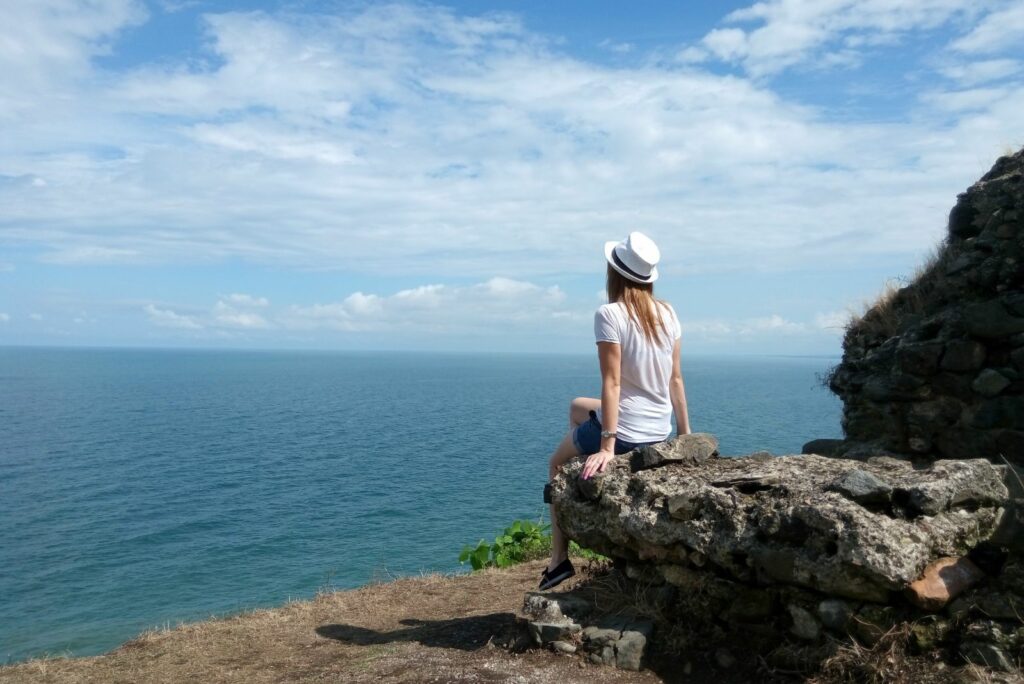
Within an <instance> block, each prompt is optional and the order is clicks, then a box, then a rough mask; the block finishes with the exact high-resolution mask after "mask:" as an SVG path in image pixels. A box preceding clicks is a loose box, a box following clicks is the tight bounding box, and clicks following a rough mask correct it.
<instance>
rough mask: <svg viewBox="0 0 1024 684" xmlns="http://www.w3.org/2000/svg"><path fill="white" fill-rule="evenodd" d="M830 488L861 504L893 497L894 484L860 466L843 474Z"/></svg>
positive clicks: (884, 500)
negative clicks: (861, 468)
mask: <svg viewBox="0 0 1024 684" xmlns="http://www.w3.org/2000/svg"><path fill="white" fill-rule="evenodd" d="M829 489H830V490H832V491H835V492H839V493H840V494H842V495H843V496H845V497H846V498H847V499H849V500H851V501H856V502H857V503H859V504H875V503H886V502H888V501H889V499H890V498H892V485H890V484H889V483H888V482H886V481H885V480H882V479H881V478H879V477H878V476H876V475H872V474H871V473H869V472H867V471H865V470H860V469H859V468H858V469H857V470H851V471H849V472H847V473H845V474H843V475H841V476H840V477H839V478H838V479H837V480H836V481H835V482H833V483H832V484H831V485H829Z"/></svg>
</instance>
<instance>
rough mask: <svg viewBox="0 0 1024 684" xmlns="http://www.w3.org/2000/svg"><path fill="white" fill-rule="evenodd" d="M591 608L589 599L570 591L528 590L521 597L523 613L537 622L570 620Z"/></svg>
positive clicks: (577, 617) (582, 614) (576, 618)
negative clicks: (545, 591) (547, 591)
mask: <svg viewBox="0 0 1024 684" xmlns="http://www.w3.org/2000/svg"><path fill="white" fill-rule="evenodd" d="M592 608H593V606H592V604H591V603H590V602H589V601H587V600H586V599H585V598H583V597H582V596H579V595H577V594H573V593H571V592H551V593H544V592H539V591H529V592H527V593H526V596H525V597H524V599H523V614H524V615H526V616H528V617H530V618H531V619H533V620H535V621H539V622H559V621H567V622H572V621H574V620H578V619H579V618H580V617H582V616H585V615H587V614H588V613H589V612H590V611H591V610H592Z"/></svg>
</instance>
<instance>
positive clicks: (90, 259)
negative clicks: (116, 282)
mask: <svg viewBox="0 0 1024 684" xmlns="http://www.w3.org/2000/svg"><path fill="white" fill-rule="evenodd" d="M138 256H139V251H138V250H135V249H121V248H117V247H102V246H97V245H82V246H79V247H69V248H67V249H56V250H54V251H52V252H47V253H46V254H44V255H43V256H41V257H40V260H41V261H44V262H47V263H51V264H65V265H71V264H111V263H118V262H130V261H134V260H135V259H136V258H137V257H138Z"/></svg>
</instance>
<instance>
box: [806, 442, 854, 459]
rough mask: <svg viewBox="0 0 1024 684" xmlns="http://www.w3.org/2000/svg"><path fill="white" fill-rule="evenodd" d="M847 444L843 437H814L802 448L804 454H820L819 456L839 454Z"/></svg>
mask: <svg viewBox="0 0 1024 684" xmlns="http://www.w3.org/2000/svg"><path fill="white" fill-rule="evenodd" d="M845 446H846V440H843V439H812V440H811V441H810V442H807V443H806V444H804V446H803V448H802V449H800V453H802V454H818V455H819V456H839V455H840V454H842V452H843V448H844V447H845Z"/></svg>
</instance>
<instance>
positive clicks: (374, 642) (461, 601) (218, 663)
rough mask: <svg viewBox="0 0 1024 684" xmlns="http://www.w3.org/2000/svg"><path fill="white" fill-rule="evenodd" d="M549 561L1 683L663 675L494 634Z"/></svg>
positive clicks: (5, 673)
mask: <svg viewBox="0 0 1024 684" xmlns="http://www.w3.org/2000/svg"><path fill="white" fill-rule="evenodd" d="M543 566H544V563H543V562H542V561H538V562H532V563H525V564H523V565H519V566H516V567H514V568H510V569H508V570H485V571H482V572H478V573H473V574H471V575H457V576H446V575H427V576H424V577H415V578H410V579H399V580H396V581H394V582H389V583H386V584H375V585H370V586H367V587H363V588H361V589H356V590H352V591H341V592H332V593H326V592H325V593H322V594H320V595H319V596H317V597H316V598H315V599H313V600H311V601H301V602H294V603H289V604H287V605H284V606H282V607H280V608H275V609H272V610H257V611H253V612H250V613H245V614H243V615H238V616H235V617H230V618H225V619H217V620H209V621H206V622H199V623H195V624H189V625H184V626H181V627H177V628H174V629H161V630H155V631H151V632H146V633H145V634H142V635H141V636H139V637H138V638H136V639H134V640H132V641H130V642H128V643H126V644H124V645H123V646H121V647H120V648H118V649H116V650H114V651H112V652H110V653H108V654H106V655H102V656H97V657H91V658H52V659H39V660H32V661H29V662H26V663H21V664H18V665H12V666H6V667H0V683H4V684H7V683H9V682H19V683H20V682H41V683H42V682H46V683H50V682H53V683H56V682H60V683H61V684H64V683H68V684H78V683H81V682H111V683H120V682H124V683H128V682H132V683H134V682H196V683H204V684H205V683H207V682H210V683H217V682H246V683H249V682H253V683H260V682H378V681H390V682H429V681H436V682H450V681H467V682H471V681H477V682H479V681H485V682H524V681H528V682H559V683H561V682H587V683H590V682H656V681H660V679H659V678H657V677H656V676H655V675H653V674H651V673H649V672H642V673H626V672H621V671H618V670H614V669H611V668H603V667H597V666H591V665H584V664H582V661H580V660H579V659H576V658H568V657H564V656H559V655H556V654H554V653H549V652H546V651H528V652H526V653H522V654H518V655H517V654H513V653H510V652H508V651H507V650H504V649H501V648H497V647H495V646H494V645H493V644H492V643H491V640H492V639H493V638H494V637H496V636H498V635H500V634H502V633H503V632H504V631H505V630H507V629H508V628H509V626H510V625H512V624H513V623H514V621H515V616H516V614H518V611H519V609H520V608H521V607H522V603H523V595H524V593H525V592H527V591H531V590H534V589H536V584H537V581H538V579H539V577H540V571H541V569H542V568H543Z"/></svg>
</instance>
